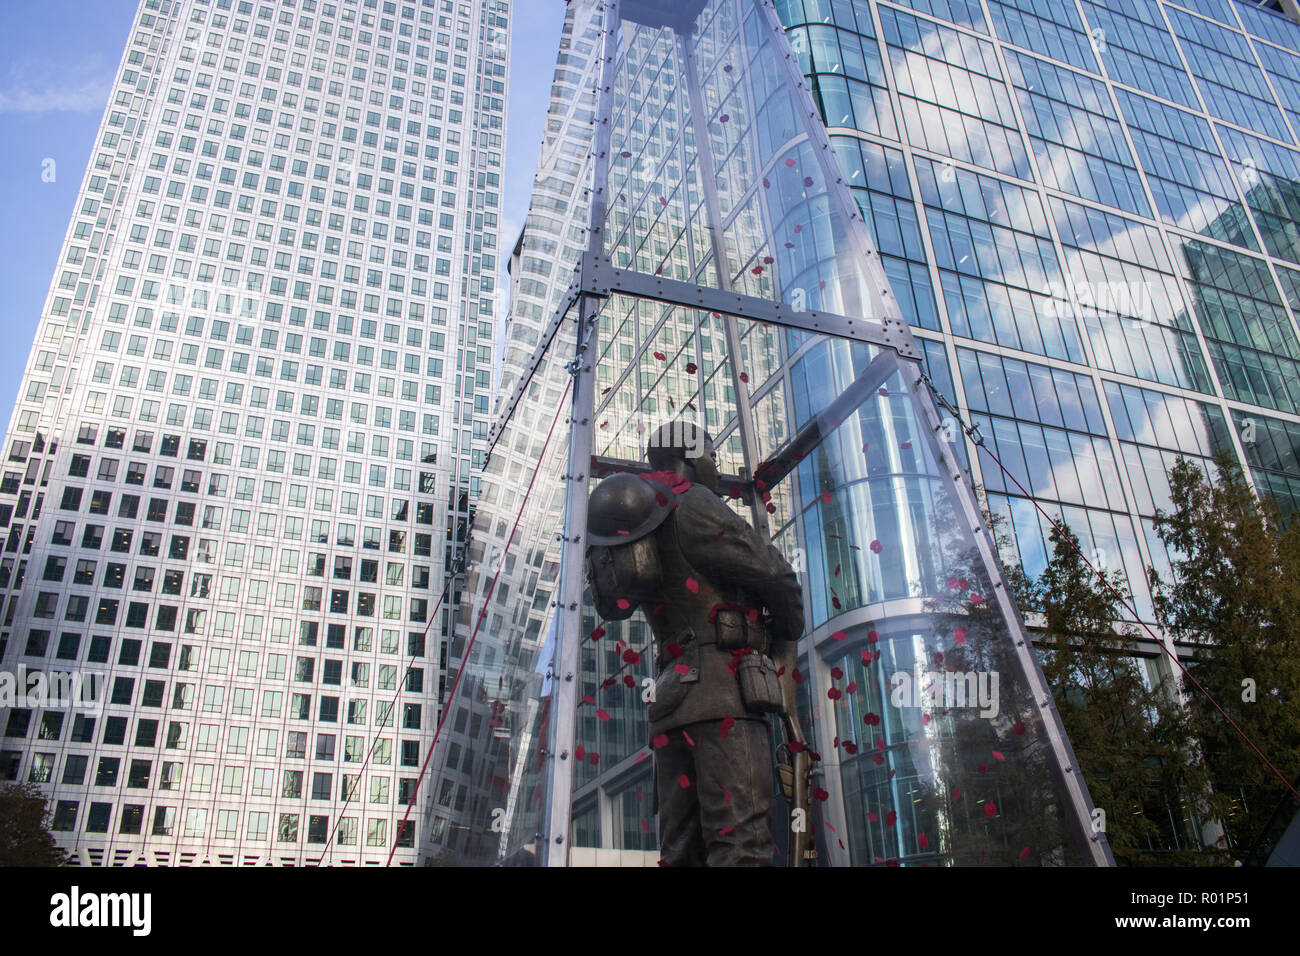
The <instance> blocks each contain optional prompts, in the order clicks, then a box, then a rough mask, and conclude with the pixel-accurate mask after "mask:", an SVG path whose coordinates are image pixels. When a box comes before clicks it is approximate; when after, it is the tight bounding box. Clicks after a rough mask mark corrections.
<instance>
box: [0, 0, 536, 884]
mask: <svg viewBox="0 0 1300 956" xmlns="http://www.w3.org/2000/svg"><path fill="white" fill-rule="evenodd" d="M509 8H510V4H509V0H472V2H465V0H419V2H416V0H406V2H402V0H397V2H391V0H334V2H323V0H261V2H257V0H253V2H248V0H179V2H168V0H144V2H142V3H141V5H140V8H139V10H138V11H137V13H136V16H135V20H134V22H133V24H132V27H131V32H130V35H129V37H128V39H127V47H126V51H125V54H124V56H123V59H122V62H121V64H120V66H119V69H118V74H117V78H116V81H115V83H114V86H113V88H112V92H111V94H110V98H109V103H108V106H107V108H106V111H105V114H104V118H103V121H102V123H101V126H100V129H99V133H98V135H97V138H96V141H95V145H94V147H93V150H92V153H91V159H90V164H89V169H88V170H87V172H86V175H85V180H84V182H83V184H82V188H81V192H80V195H79V197H78V201H77V206H76V209H75V211H74V214H73V217H72V220H71V222H70V224H69V227H68V233H67V236H66V238H65V240H64V244H63V248H62V250H61V252H60V256H59V261H58V264H57V266H56V268H55V270H54V275H53V279H52V282H51V287H50V292H49V295H48V297H47V299H46V302H45V306H44V309H43V311H42V314H41V317H40V321H39V325H38V327H37V333H36V340H35V343H34V344H33V346H32V350H31V355H30V358H29V360H28V364H27V369H26V372H25V374H24V377H23V380H22V384H21V386H20V390H19V395H18V401H17V404H16V407H15V409H14V411H13V416H12V418H11V420H10V423H9V428H8V432H7V435H6V438H5V442H4V445H3V456H4V459H3V466H2V484H0V531H2V532H3V541H4V550H3V554H0V600H2V601H3V612H2V613H3V616H2V617H0V621H2V622H3V629H2V631H0V665H2V669H3V671H4V672H6V673H10V674H15V675H18V677H19V678H20V680H19V681H18V685H19V686H18V688H17V689H18V692H19V693H18V695H17V696H16V697H14V698H12V699H0V732H2V733H3V737H2V738H0V778H3V779H7V780H19V781H24V782H26V781H30V782H32V783H35V784H37V785H39V786H40V788H41V790H42V791H43V792H44V793H45V794H46V796H47V797H48V799H49V801H50V804H49V805H50V808H51V810H52V811H53V818H52V825H53V829H54V831H55V835H56V837H57V838H58V840H59V842H60V845H61V846H63V847H64V848H65V849H67V850H69V851H70V852H71V853H72V856H73V860H74V861H75V862H79V863H82V864H91V865H134V864H149V865H184V864H203V863H212V864H243V865H251V864H267V863H269V864H277V865H278V864H293V865H304V864H307V865H310V864H312V863H316V862H319V863H321V864H323V865H334V864H351V863H355V864H383V863H385V862H387V861H389V860H391V862H393V863H395V864H399V863H405V864H410V863H414V862H415V861H416V852H417V849H416V848H417V847H418V845H419V844H420V838H419V836H418V835H417V834H419V832H420V831H421V829H422V828H423V827H424V825H425V823H424V819H423V817H424V814H423V813H422V812H421V811H420V810H419V809H418V808H419V806H420V805H421V804H423V803H424V801H423V800H422V799H416V800H415V805H414V806H413V807H411V808H410V810H409V814H408V806H407V805H408V802H409V801H410V800H411V798H412V795H413V793H414V789H415V787H416V781H417V779H418V778H419V776H420V772H421V764H422V762H423V761H424V759H425V755H426V753H427V751H428V748H429V745H430V743H431V741H432V738H433V735H434V732H435V728H436V726H437V721H438V717H439V706H438V705H439V699H440V693H441V688H442V685H443V682H444V678H443V673H442V670H441V667H440V665H441V662H442V660H443V657H444V654H445V650H446V643H445V642H446V638H447V628H448V626H449V622H450V620H451V616H452V612H453V610H454V608H453V606H452V605H454V602H455V600H456V596H457V595H456V588H455V587H447V586H446V584H447V581H448V578H447V574H448V572H449V569H450V568H452V567H453V566H454V565H455V563H456V562H457V560H458V558H459V552H460V549H461V547H462V545H463V542H464V538H465V534H466V529H467V526H468V522H469V519H470V516H471V514H472V508H473V503H474V501H475V499H476V497H477V494H478V490H479V489H478V482H477V479H475V478H474V477H472V476H473V474H474V472H475V469H476V468H478V467H481V465H482V455H483V449H484V447H485V441H486V437H487V428H488V424H487V423H488V413H489V411H490V409H489V394H490V390H491V385H492V382H491V377H492V369H493V364H494V356H493V344H492V340H493V328H494V326H495V325H496V323H497V322H498V318H499V317H498V315H497V313H496V306H495V303H496V298H497V289H496V279H495V277H496V274H497V271H498V266H499V261H498V257H499V255H501V254H502V250H501V249H500V248H499V239H500V236H499V231H498V230H499V216H500V208H499V203H500V198H501V186H502V184H501V176H502V174H503V165H502V164H503V157H504V153H505V118H504V109H505V89H506V83H507V78H508V75H507V74H508V63H509V37H508V28H509V13H510V10H509ZM505 242H506V244H507V248H506V249H505V250H504V252H505V254H507V255H508V254H509V248H508V246H509V243H510V242H511V237H506V239H505ZM36 673H41V674H44V675H47V676H49V677H51V678H52V677H53V676H54V675H57V674H75V675H78V677H79V678H80V679H83V680H85V681H86V682H87V684H92V683H93V684H95V685H97V688H96V689H97V693H96V695H95V699H94V700H93V701H92V700H90V699H89V695H88V694H87V693H83V694H82V695H81V696H80V697H78V698H76V699H72V700H69V699H67V698H66V697H65V698H55V697H54V696H52V695H49V694H46V695H44V697H42V695H41V694H40V693H37V692H35V691H33V692H32V693H27V694H24V693H23V691H24V690H32V685H31V684H29V683H26V682H24V681H23V680H21V678H23V677H28V676H30V675H32V674H36ZM90 676H94V677H96V678H97V680H95V681H90V680H89V678H90ZM36 689H37V690H39V688H36ZM404 818H405V819H406V821H407V822H406V824H405V826H403V824H402V821H403V819H404Z"/></svg>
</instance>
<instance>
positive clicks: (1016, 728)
mask: <svg viewBox="0 0 1300 956" xmlns="http://www.w3.org/2000/svg"><path fill="white" fill-rule="evenodd" d="M1011 732H1012V733H1013V734H1015V735H1016V736H1017V737H1019V736H1021V735H1023V734H1024V732H1025V722H1024V721H1023V720H1017V721H1016V722H1015V723H1014V724H1012V725H1011Z"/></svg>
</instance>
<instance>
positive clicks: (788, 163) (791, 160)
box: [785, 156, 794, 169]
mask: <svg viewBox="0 0 1300 956" xmlns="http://www.w3.org/2000/svg"><path fill="white" fill-rule="evenodd" d="M785 165H786V166H787V167H788V168H790V169H794V157H793V156H792V157H790V158H789V159H787V160H786V161H785Z"/></svg>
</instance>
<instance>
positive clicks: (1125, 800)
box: [1008, 525, 1226, 866]
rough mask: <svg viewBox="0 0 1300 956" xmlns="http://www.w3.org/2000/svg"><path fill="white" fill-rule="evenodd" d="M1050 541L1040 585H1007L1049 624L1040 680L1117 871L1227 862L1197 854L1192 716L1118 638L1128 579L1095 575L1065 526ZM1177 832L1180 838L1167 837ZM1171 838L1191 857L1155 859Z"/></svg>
mask: <svg viewBox="0 0 1300 956" xmlns="http://www.w3.org/2000/svg"><path fill="white" fill-rule="evenodd" d="M1050 538H1051V544H1052V549H1053V550H1052V558H1051V560H1050V562H1049V563H1048V565H1047V567H1046V568H1045V569H1044V571H1043V573H1042V575H1041V576H1040V577H1039V578H1038V580H1037V581H1033V582H1031V581H1029V580H1028V579H1026V578H1025V577H1024V575H1023V574H1021V573H1019V569H1018V568H1017V569H1015V571H1016V573H1012V574H1009V575H1008V578H1009V582H1010V584H1011V586H1012V589H1013V592H1015V594H1016V598H1017V600H1018V601H1019V603H1020V605H1021V608H1022V609H1023V610H1026V611H1030V610H1032V611H1037V612H1039V613H1040V614H1041V615H1042V617H1043V624H1044V627H1043V633H1042V635H1041V637H1040V650H1041V655H1040V660H1041V664H1042V668H1043V675H1044V677H1045V678H1046V679H1047V682H1048V685H1049V686H1050V687H1051V688H1052V694H1053V696H1054V697H1055V699H1056V705H1057V710H1058V712H1059V713H1060V715H1061V721H1062V723H1063V724H1064V725H1065V731H1066V735H1067V736H1068V737H1069V739H1070V743H1071V745H1072V746H1073V748H1074V753H1075V757H1076V759H1077V760H1078V762H1079V766H1080V768H1081V769H1082V771H1083V774H1084V779H1085V780H1086V782H1087V784H1088V790H1089V792H1090V794H1091V795H1092V799H1093V803H1094V805H1095V806H1096V807H1097V808H1098V809H1100V810H1102V811H1104V813H1105V827H1106V838H1107V840H1108V841H1109V843H1110V848H1111V852H1112V853H1113V854H1114V856H1115V861H1116V862H1117V863H1119V864H1120V865H1122V866H1151V865H1170V864H1182V865H1187V864H1209V863H1215V862H1226V861H1224V860H1220V859H1219V858H1218V857H1216V855H1215V854H1214V853H1212V852H1206V851H1203V850H1202V849H1201V847H1200V845H1199V844H1200V833H1199V827H1198V826H1196V825H1195V822H1196V818H1197V817H1199V816H1201V815H1202V814H1203V813H1204V812H1206V810H1207V807H1208V805H1209V800H1210V798H1209V792H1208V780H1207V775H1206V772H1205V770H1204V768H1203V766H1202V765H1201V764H1200V762H1199V761H1198V760H1197V759H1196V753H1195V751H1194V749H1193V748H1194V744H1193V742H1192V740H1191V735H1190V730H1189V728H1190V720H1191V718H1190V715H1189V714H1188V712H1187V711H1186V710H1185V709H1184V708H1183V707H1182V706H1181V705H1180V704H1179V702H1178V699H1177V695H1176V693H1175V690H1176V688H1175V687H1174V686H1170V685H1169V683H1168V682H1158V681H1151V682H1150V683H1148V680H1149V678H1148V679H1147V680H1144V678H1143V674H1142V672H1141V669H1140V668H1141V666H1142V664H1141V662H1140V661H1139V660H1138V659H1137V658H1135V657H1134V656H1133V654H1132V651H1131V648H1130V646H1129V645H1130V644H1131V641H1130V640H1128V639H1127V638H1126V637H1125V636H1124V635H1122V634H1120V633H1118V632H1117V630H1116V627H1115V622H1117V621H1120V620H1122V619H1123V618H1125V617H1127V616H1129V615H1127V614H1126V613H1125V611H1124V604H1125V603H1126V602H1128V600H1129V592H1128V589H1127V586H1126V585H1125V582H1124V578H1123V575H1122V574H1121V573H1120V572H1118V571H1110V572H1107V571H1105V570H1101V571H1094V570H1093V569H1092V568H1090V567H1088V565H1087V564H1086V563H1085V562H1084V560H1083V557H1082V555H1081V554H1080V553H1079V542H1078V538H1077V537H1075V535H1074V534H1073V532H1071V531H1070V529H1069V528H1068V527H1067V526H1065V525H1061V527H1060V528H1059V529H1058V528H1053V529H1052V532H1051V536H1050ZM1102 578H1104V579H1105V580H1104V581H1103V580H1102ZM1107 585H1109V586H1107ZM1171 821H1172V823H1171ZM1171 826H1172V827H1173V829H1174V830H1175V831H1176V832H1175V833H1172V834H1169V833H1164V832H1162V831H1164V830H1166V829H1167V828H1170V827H1171ZM1170 837H1176V838H1177V842H1178V843H1179V844H1181V845H1184V846H1185V847H1187V849H1183V850H1177V851H1169V850H1159V851H1157V850H1155V849H1154V847H1153V844H1154V843H1156V841H1161V842H1167V841H1168V840H1169V838H1170Z"/></svg>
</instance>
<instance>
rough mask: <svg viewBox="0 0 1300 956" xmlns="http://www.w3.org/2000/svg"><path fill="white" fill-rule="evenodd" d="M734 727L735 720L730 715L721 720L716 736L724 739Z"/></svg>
mask: <svg viewBox="0 0 1300 956" xmlns="http://www.w3.org/2000/svg"><path fill="white" fill-rule="evenodd" d="M735 726H736V718H735V717H732V716H730V715H728V716H726V717H723V718H722V725H721V726H720V727H719V728H718V734H719V735H720V736H721V737H723V738H724V739H725V738H726V736H727V735H728V734H729V733H731V729H732V728H733V727H735Z"/></svg>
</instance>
